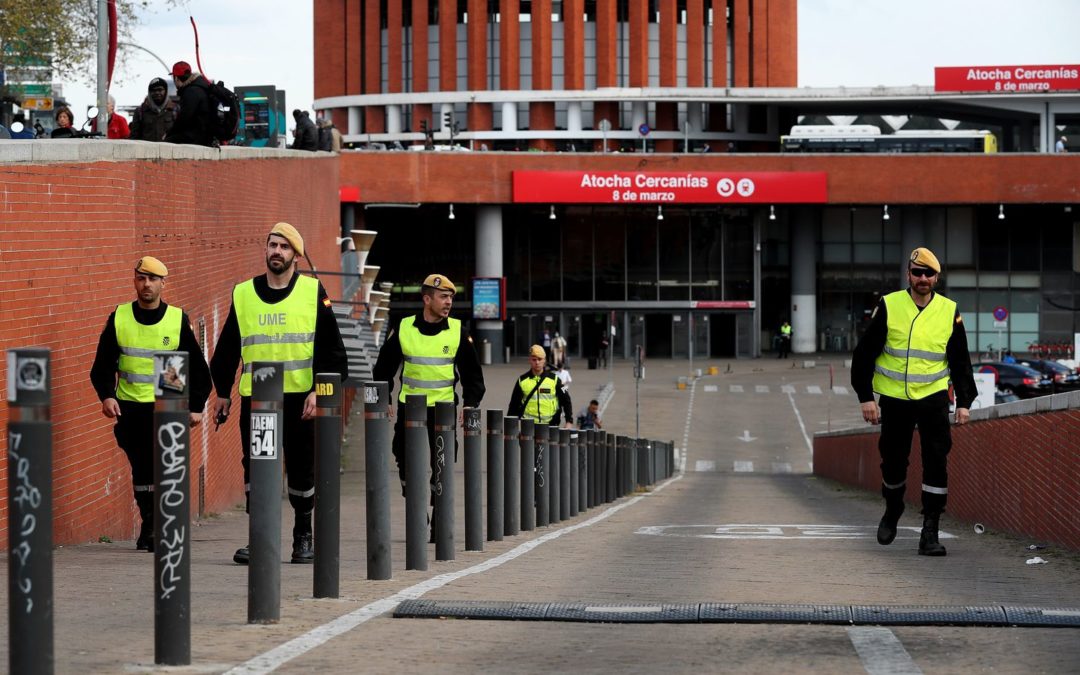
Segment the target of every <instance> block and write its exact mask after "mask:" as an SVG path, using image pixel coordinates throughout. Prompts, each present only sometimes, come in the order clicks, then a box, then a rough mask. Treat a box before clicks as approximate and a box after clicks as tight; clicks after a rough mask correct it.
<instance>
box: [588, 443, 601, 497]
mask: <svg viewBox="0 0 1080 675" xmlns="http://www.w3.org/2000/svg"><path fill="white" fill-rule="evenodd" d="M603 445H604V432H603V431H598V432H596V434H595V435H594V436H593V444H592V446H591V447H590V448H589V467H588V469H587V471H588V474H589V494H588V497H589V502H588V504H589V508H590V509H591V508H593V507H595V506H596V505H597V504H598V503H599V502H597V501H596V486H597V485H598V484H599V478H598V476H599V475H600V463H599V461H598V455H597V450H598V449H599V448H601V447H603Z"/></svg>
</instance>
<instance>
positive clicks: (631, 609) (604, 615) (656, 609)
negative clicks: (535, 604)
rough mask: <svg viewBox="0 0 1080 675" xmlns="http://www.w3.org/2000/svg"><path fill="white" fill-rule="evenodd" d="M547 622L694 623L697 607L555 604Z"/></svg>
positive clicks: (618, 603)
mask: <svg viewBox="0 0 1080 675" xmlns="http://www.w3.org/2000/svg"><path fill="white" fill-rule="evenodd" d="M547 619H548V621H595V622H601V623H696V622H697V620H698V606H697V605H696V604H693V605H683V604H659V605H649V604H641V603H638V604H633V603H623V602H615V603H602V604H601V603H596V604H588V603H583V602H554V603H552V604H551V605H549V607H548V612H547Z"/></svg>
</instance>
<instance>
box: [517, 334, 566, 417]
mask: <svg viewBox="0 0 1080 675" xmlns="http://www.w3.org/2000/svg"><path fill="white" fill-rule="evenodd" d="M546 365H547V358H546V357H545V354H544V348H543V347H541V346H540V345H533V346H532V347H529V370H527V371H525V373H523V374H522V375H521V376H520V377H518V379H517V382H516V383H515V384H514V391H513V392H512V393H511V394H510V405H509V406H507V409H506V414H507V415H509V416H510V417H521V418H522V419H527V420H533V421H534V422H536V423H537V424H559V417H560V416H561V417H564V418H565V420H566V428H567V429H570V428H573V422H574V418H573V415H574V412H573V411H574V408H573V404H572V403H571V402H570V394H568V393H567V391H566V389H565V388H564V387H563V385H562V381H561V380H560V379H559V376H558V375H556V374H555V371H553V370H550V369H548V368H546V367H545V366H546Z"/></svg>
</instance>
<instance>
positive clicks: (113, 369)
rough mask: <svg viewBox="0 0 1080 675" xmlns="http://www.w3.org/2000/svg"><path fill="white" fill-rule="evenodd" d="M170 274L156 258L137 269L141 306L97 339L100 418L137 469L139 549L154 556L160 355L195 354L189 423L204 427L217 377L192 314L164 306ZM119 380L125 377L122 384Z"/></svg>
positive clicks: (117, 315)
mask: <svg viewBox="0 0 1080 675" xmlns="http://www.w3.org/2000/svg"><path fill="white" fill-rule="evenodd" d="M168 274H169V270H168V269H167V268H166V267H165V265H164V263H162V262H161V261H160V260H158V259H157V258H152V257H150V256H146V257H144V258H140V259H139V261H138V262H137V263H135V293H136V295H137V297H136V299H135V301H134V302H130V303H124V304H122V305H119V306H118V307H117V308H116V310H115V311H114V312H113V313H112V314H110V315H109V318H108V320H107V321H106V322H105V329H104V330H103V331H101V337H100V338H98V346H97V355H96V356H95V357H94V364H93V365H92V366H91V367H90V382H91V384H93V385H94V391H96V392H97V395H98V399H99V400H100V401H101V414H102V415H104V416H105V417H106V418H108V419H111V420H116V424H115V425H114V426H113V435H114V436H116V442H117V444H118V445H119V446H120V449H121V450H123V451H124V454H126V455H127V458H128V462H129V463H130V464H131V486H132V488H133V490H134V492H135V504H136V505H137V506H138V507H139V515H140V517H141V518H142V527H141V529H140V530H139V538H138V540H137V541H136V542H135V548H136V549H138V550H140V551H151V552H152V551H153V550H154V352H155V351H181V352H187V353H188V378H189V381H190V383H191V389H190V395H191V396H190V403H189V408H188V409H189V410H190V415H189V423H190V424H191V426H192V427H194V426H197V425H198V424H199V422H200V421H202V411H203V406H204V405H205V404H206V399H207V397H208V396H209V395H210V372H209V370H208V369H207V367H206V360H205V359H204V358H203V353H202V349H200V348H199V343H198V342H197V341H196V339H195V333H194V332H193V331H192V330H191V323H190V321H189V320H188V317H187V314H186V313H185V312H184V311H183V310H181V309H180V308H179V307H174V306H170V305H168V304H166V303H165V302H163V301H162V300H161V291H162V290H163V289H164V288H165V277H166V276H167V275H168ZM118 375H119V377H117V376H118Z"/></svg>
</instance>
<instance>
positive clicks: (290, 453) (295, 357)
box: [210, 223, 348, 565]
mask: <svg viewBox="0 0 1080 675" xmlns="http://www.w3.org/2000/svg"><path fill="white" fill-rule="evenodd" d="M265 255H266V274H260V275H259V276H257V277H254V278H252V279H248V280H247V281H245V282H243V283H241V284H238V285H237V286H236V287H234V288H233V292H232V306H231V307H230V308H229V316H228V317H227V318H226V319H225V325H224V326H222V328H221V335H220V336H219V337H218V342H217V347H216V348H215V349H214V356H213V358H212V359H210V373H211V375H212V377H213V380H214V389H215V391H216V392H217V400H216V401H215V402H214V416H215V419H216V420H217V421H218V422H219V423H220V422H221V421H224V419H226V418H227V417H228V415H229V410H230V408H231V406H232V401H231V399H230V396H231V394H232V386H233V381H234V380H235V379H236V368H237V366H238V365H239V364H240V362H241V361H243V370H242V371H241V374H240V386H239V387H238V389H239V392H240V448H241V451H242V453H243V456H242V459H241V464H242V465H243V467H244V490H245V491H250V490H251V483H250V473H249V471H250V452H251V448H250V445H249V443H250V435H251V369H252V364H253V363H254V362H255V361H280V362H282V363H283V364H284V369H285V403H284V416H283V425H284V428H283V429H282V439H283V441H284V443H283V445H284V452H285V472H286V475H287V478H288V485H289V504H290V505H291V506H292V508H293V512H294V515H295V523H294V525H293V548H292V562H294V563H312V562H314V561H315V550H314V545H313V543H312V529H311V512H312V510H313V509H314V507H315V447H314V446H315V425H314V421H313V417H314V415H315V373H341V377H342V379H343V380H344V379H345V377H346V376H347V375H348V357H347V356H346V354H345V345H344V344H343V343H342V341H341V333H340V332H339V331H338V325H337V319H336V318H335V317H334V312H333V309H332V308H331V305H330V299H329V297H327V295H326V289H325V288H323V285H322V284H321V283H319V281H318V279H315V278H312V277H308V276H304V275H302V274H300V272H299V271H298V270H297V264H298V262H299V261H298V259H299V258H300V257H302V256H303V255H304V239H303V237H301V236H300V233H299V232H297V231H296V228H295V227H293V226H292V225H290V224H289V223H278V224H277V225H274V228H273V229H272V230H270V234H269V235H268V236H267V238H266V250H265ZM248 557H249V551H248V547H247V546H244V547H243V548H240V549H239V550H237V551H236V554H235V555H233V561H234V562H236V563H239V564H241V565H246V564H247V563H248Z"/></svg>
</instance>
